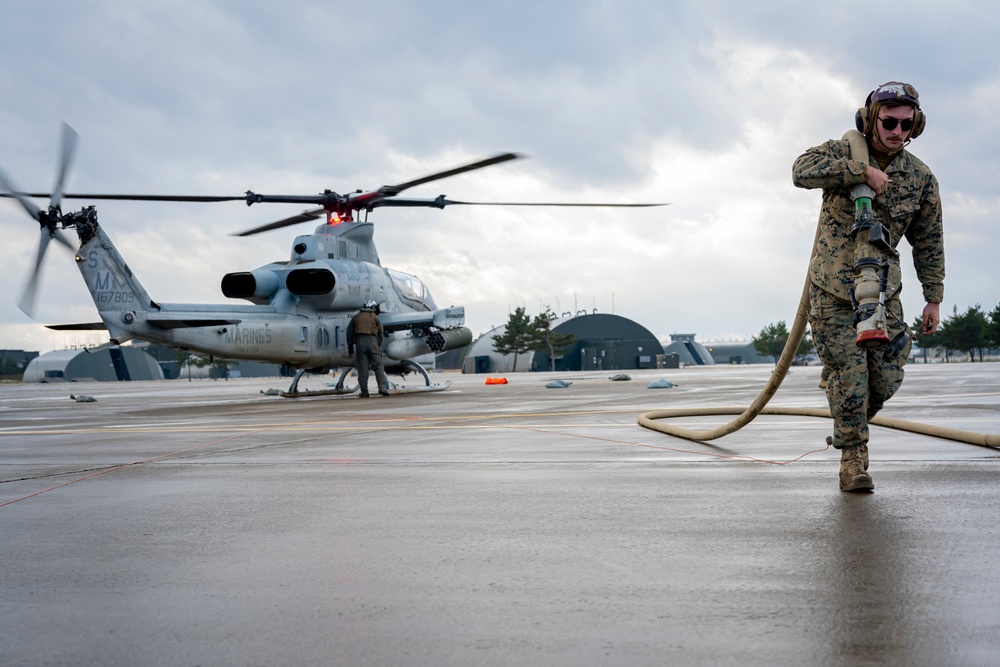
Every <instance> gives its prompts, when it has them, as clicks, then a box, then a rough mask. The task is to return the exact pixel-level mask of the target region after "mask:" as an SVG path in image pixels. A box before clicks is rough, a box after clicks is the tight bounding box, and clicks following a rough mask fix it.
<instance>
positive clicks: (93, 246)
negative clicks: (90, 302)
mask: <svg viewBox="0 0 1000 667" xmlns="http://www.w3.org/2000/svg"><path fill="white" fill-rule="evenodd" d="M77 229H78V232H79V234H80V249H79V251H77V255H76V263H77V266H79V268H80V273H81V274H83V279H84V281H85V282H86V283H87V288H88V289H90V294H91V296H92V297H93V299H94V305H96V306H97V311H98V312H99V313H100V315H101V319H102V320H104V323H105V324H106V325H107V327H108V333H109V334H110V335H111V340H112V341H113V342H115V343H124V342H125V341H127V340H131V339H132V338H133V336H134V334H133V325H134V324H135V323H136V320H137V318H136V312H137V311H139V312H143V313H145V312H147V311H149V310H150V309H154V310H158V309H159V308H158V307H157V306H156V305H155V304H154V303H153V302H152V300H150V298H149V295H148V294H146V290H145V289H143V287H142V285H141V284H140V283H139V280H138V279H137V278H136V277H135V276H134V275H133V274H132V270H131V269H129V268H128V265H127V264H126V263H125V260H124V259H122V256H121V255H120V254H119V253H118V250H117V249H116V248H115V246H114V244H113V243H111V239H109V238H108V236H107V235H106V234H105V233H104V230H103V229H101V228H100V227H99V226H97V225H96V222H95V224H94V225H93V227H90V228H88V229H81V228H80V227H78V228H77ZM88 232H89V233H88Z"/></svg>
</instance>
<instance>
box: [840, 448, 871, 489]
mask: <svg viewBox="0 0 1000 667" xmlns="http://www.w3.org/2000/svg"><path fill="white" fill-rule="evenodd" d="M867 459H868V446H867V445H859V446H856V447H844V448H843V449H841V450H840V490H841V491H872V490H874V489H875V483H874V482H873V481H872V478H871V477H870V476H869V475H868V473H867V472H865V468H867V465H866V464H867V463H868V461H867Z"/></svg>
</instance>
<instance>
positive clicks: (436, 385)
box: [389, 359, 451, 396]
mask: <svg viewBox="0 0 1000 667" xmlns="http://www.w3.org/2000/svg"><path fill="white" fill-rule="evenodd" d="M399 365H400V366H402V367H403V369H404V370H403V372H404V373H405V372H406V369H409V370H410V371H413V372H416V373H420V375H421V376H422V377H423V378H424V385H423V386H420V385H415V386H409V387H407V386H406V385H402V384H396V383H395V382H390V383H389V395H390V396H395V395H397V394H420V393H426V392H431V391H444V390H445V389H447V388H448V387H450V386H451V380H446V381H444V382H431V376H430V375H428V374H427V369H425V368H424V367H423V366H421V365H420V364H418V363H417V362H415V361H413V360H412V359H403V360H402V361H400V362H399Z"/></svg>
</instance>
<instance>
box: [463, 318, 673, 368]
mask: <svg viewBox="0 0 1000 667" xmlns="http://www.w3.org/2000/svg"><path fill="white" fill-rule="evenodd" d="M553 324H554V326H553V327H552V330H553V332H555V333H559V334H573V335H574V336H575V337H576V342H575V343H573V344H572V345H571V346H570V347H568V348H567V349H566V350H565V351H564V352H563V354H562V355H561V356H557V357H556V365H555V366H556V370H557V371H593V370H598V371H614V370H627V369H636V368H655V367H656V362H657V357H659V356H660V355H662V354H663V346H662V345H660V342H659V341H658V340H656V336H654V335H653V334H652V333H651V332H650V331H649V330H648V329H646V328H645V327H643V326H642V325H640V324H638V323H636V322H633V321H632V320H630V319H627V318H625V317H621V316H620V315H609V314H607V313H592V314H587V315H578V316H575V317H569V318H566V319H563V320H557V321H556V322H554V323H553ZM504 330H505V327H503V326H500V327H496V328H495V329H493V330H491V331H489V332H487V333H486V334H483V336H481V337H480V338H479V340H477V341H476V342H474V343H473V344H472V347H471V348H470V349H469V352H468V354H467V355H466V357H465V365H464V366H463V368H462V372H464V373H510V372H513V371H514V370H515V368H514V355H513V354H507V355H501V354H499V353H497V352H495V351H494V350H493V339H494V338H495V337H496V336H498V335H500V334H502V333H503V332H504ZM550 369H551V360H550V357H549V355H548V353H546V352H525V353H522V354H519V355H518V356H517V368H516V370H517V371H547V370H550Z"/></svg>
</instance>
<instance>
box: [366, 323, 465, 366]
mask: <svg viewBox="0 0 1000 667" xmlns="http://www.w3.org/2000/svg"><path fill="white" fill-rule="evenodd" d="M471 342H472V330H471V329H469V328H468V327H456V328H455V329H445V330H444V331H435V332H433V333H431V334H430V335H428V336H425V337H424V338H420V337H419V336H410V337H408V338H402V339H398V340H393V341H389V344H388V345H386V346H385V354H386V356H388V357H391V358H393V359H409V358H410V357H419V356H421V355H424V354H431V353H434V352H444V351H445V350H454V349H455V348H457V347H465V346H466V345H468V344H469V343H471Z"/></svg>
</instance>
